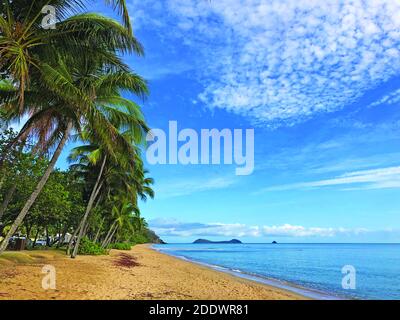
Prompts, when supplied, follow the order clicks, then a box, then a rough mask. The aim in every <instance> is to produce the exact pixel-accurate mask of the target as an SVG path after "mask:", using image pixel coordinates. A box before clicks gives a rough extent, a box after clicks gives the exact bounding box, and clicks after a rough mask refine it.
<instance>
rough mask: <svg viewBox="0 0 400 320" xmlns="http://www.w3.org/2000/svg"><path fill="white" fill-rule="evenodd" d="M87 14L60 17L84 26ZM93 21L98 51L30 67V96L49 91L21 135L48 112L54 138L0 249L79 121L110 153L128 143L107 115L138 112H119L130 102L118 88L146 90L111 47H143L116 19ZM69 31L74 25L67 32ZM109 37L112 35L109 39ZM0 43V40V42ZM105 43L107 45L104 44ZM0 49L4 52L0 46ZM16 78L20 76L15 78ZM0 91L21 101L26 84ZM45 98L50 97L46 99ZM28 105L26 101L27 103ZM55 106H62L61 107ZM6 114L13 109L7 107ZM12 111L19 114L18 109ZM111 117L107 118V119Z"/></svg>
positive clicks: (136, 91)
mask: <svg viewBox="0 0 400 320" xmlns="http://www.w3.org/2000/svg"><path fill="white" fill-rule="evenodd" d="M97 17H98V16H97ZM92 18H93V15H81V16H79V17H73V18H69V19H67V20H66V21H65V25H68V24H69V23H71V21H72V22H73V23H72V24H74V22H76V20H78V21H81V22H82V24H83V25H84V26H88V25H90V23H92V20H93V19H92ZM3 20H4V19H3ZM103 20H104V21H103ZM100 22H101V23H100ZM103 22H105V23H103ZM97 24H98V25H97V26H96V28H95V32H94V35H98V39H97V40H98V41H99V43H101V46H100V47H101V48H100V50H99V52H97V53H96V54H94V55H92V56H90V57H89V56H87V55H83V56H78V57H76V56H71V55H68V54H67V55H65V56H61V55H59V56H58V59H57V61H56V62H57V63H55V64H48V63H41V65H40V66H41V70H40V72H37V70H36V72H33V73H34V74H38V75H39V76H38V77H34V79H40V81H35V86H34V89H36V91H35V90H32V95H33V96H34V95H35V92H36V95H37V93H39V92H41V93H42V95H43V93H49V95H48V97H47V98H48V100H47V101H43V103H44V105H43V104H42V103H41V104H40V105H39V106H38V109H33V110H35V112H34V114H33V115H32V116H31V118H30V119H29V121H28V122H27V124H26V125H25V127H24V128H23V130H21V132H22V134H26V132H31V130H32V129H33V128H36V125H37V126H39V128H40V127H41V126H42V125H43V123H42V120H43V116H47V117H49V121H47V122H46V128H45V130H42V132H43V131H44V132H48V131H49V130H48V128H49V127H51V128H53V127H54V123H55V122H56V124H57V125H56V129H55V130H53V135H52V139H50V141H53V142H55V141H56V140H57V138H58V139H59V140H58V141H59V142H58V145H57V147H56V151H55V152H54V154H53V157H52V159H51V161H50V164H49V167H48V169H47V170H46V172H45V174H44V175H43V177H42V178H41V180H40V181H39V183H38V185H37V187H36V189H35V190H34V192H33V193H32V195H31V196H30V198H29V199H28V201H27V202H26V205H25V206H24V207H23V209H22V210H21V212H20V214H19V215H18V217H17V219H16V220H15V221H14V223H13V225H12V226H11V229H10V231H9V233H8V234H7V236H6V238H5V239H4V240H3V242H2V243H1V245H0V253H1V252H2V251H4V250H5V248H6V247H7V245H8V241H9V239H10V237H11V236H12V235H13V234H14V232H15V231H16V230H17V228H18V226H19V225H20V224H21V222H22V221H23V219H24V217H25V216H26V214H27V213H28V211H29V209H30V207H31V206H32V204H33V203H34V201H35V200H36V198H37V196H38V195H39V193H40V191H41V190H42V188H43V186H44V185H45V183H46V181H47V179H48V177H49V175H50V173H51V172H52V170H53V168H54V165H55V163H56V161H57V159H58V157H59V155H60V153H61V150H62V148H63V147H64V145H65V143H66V142H67V140H68V137H69V134H70V132H71V130H72V128H75V129H76V130H77V131H80V127H81V125H82V123H90V124H92V129H93V132H95V134H96V136H97V138H98V139H99V140H100V141H102V143H104V147H105V149H106V150H108V151H109V152H110V153H112V152H113V151H112V150H113V148H115V145H118V144H121V145H122V146H126V145H127V141H126V140H125V139H123V138H121V137H120V135H119V132H118V127H115V126H114V125H113V124H112V123H111V122H110V119H112V120H113V121H119V122H120V123H121V124H122V123H124V121H125V122H126V119H127V117H130V118H132V116H133V115H136V116H137V115H139V113H138V112H139V111H137V112H136V111H135V112H132V113H133V114H130V115H125V116H124V115H123V113H122V112H119V110H118V108H117V107H116V106H117V105H118V104H119V105H120V106H122V107H126V106H127V105H128V104H129V103H128V101H127V100H126V99H123V98H122V97H121V96H120V95H119V91H121V90H128V91H131V92H132V93H134V94H136V95H138V96H141V97H144V96H146V95H147V86H146V83H145V82H144V80H143V79H142V78H140V77H139V76H138V75H136V74H133V73H131V72H129V69H128V68H127V67H126V66H125V65H124V64H123V63H122V62H121V61H120V60H119V58H118V57H117V55H116V50H118V49H119V50H130V51H132V50H134V51H135V52H136V53H138V54H140V53H141V52H142V51H141V46H139V45H138V42H137V41H136V39H134V38H133V37H132V36H129V34H127V32H126V31H125V29H122V28H120V27H119V25H118V23H116V22H114V21H112V20H110V19H98V20H97ZM111 27H114V28H111ZM80 28H82V26H80ZM61 29H63V26H61ZM115 29H117V30H115ZM67 30H68V28H67ZM74 32H75V30H73V31H72V32H71V33H74ZM107 35H108V36H107ZM110 35H111V36H110ZM75 36H76V37H78V38H79V36H82V34H79V33H78V34H75ZM112 38H115V39H114V41H113V40H112ZM90 39H91V40H90V41H93V38H90ZM103 40H104V41H103ZM85 41H86V42H87V41H88V40H79V41H76V42H77V43H79V44H82V43H84V42H85ZM2 43H4V42H3V41H0V44H2ZM109 44H110V47H108V45H109ZM81 47H82V46H81ZM1 50H3V51H4V52H5V50H4V48H2V49H1ZM61 51H62V50H61ZM21 81H23V80H21V79H20V82H21ZM8 91H10V90H8ZM15 91H16V90H15ZM5 96H7V97H8V98H7V99H6V104H5V105H6V106H12V103H11V102H13V101H14V102H15V100H16V97H17V96H18V101H19V103H20V101H21V96H25V88H23V89H22V90H21V86H20V89H19V91H18V95H17V94H15V95H12V94H10V92H5ZM45 96H47V95H45ZM10 97H11V98H10ZM13 97H14V98H13ZM49 97H51V98H52V99H49ZM23 99H24V98H23ZM30 106H31V105H28V107H30ZM20 109H21V108H18V109H16V108H14V109H11V110H18V111H20ZM60 110H62V111H61V112H60ZM10 113H11V114H12V112H10ZM16 113H17V114H18V112H16ZM19 114H21V112H20V113H19ZM110 116H111V118H109V117H110ZM131 126H137V127H140V128H143V127H145V123H144V121H143V119H141V118H139V117H137V118H136V119H135V121H133V122H131ZM139 131H140V130H139ZM60 132H62V136H61V137H59V135H60V134H59V133H60ZM136 132H138V129H136ZM60 138H61V139H60Z"/></svg>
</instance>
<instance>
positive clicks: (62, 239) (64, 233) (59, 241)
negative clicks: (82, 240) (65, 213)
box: [56, 224, 68, 249]
mask: <svg viewBox="0 0 400 320" xmlns="http://www.w3.org/2000/svg"><path fill="white" fill-rule="evenodd" d="M67 231H68V224H65V226H64V229H63V231H62V234H60V237H61V238H60V239H59V240H58V243H57V246H56V248H57V249H58V248H60V247H61V246H62V245H63V244H64V240H65V236H66V235H67Z"/></svg>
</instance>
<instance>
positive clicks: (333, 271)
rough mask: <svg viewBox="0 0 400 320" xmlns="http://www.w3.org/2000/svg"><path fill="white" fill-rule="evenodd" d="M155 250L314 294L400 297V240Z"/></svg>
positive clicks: (323, 296) (183, 246)
mask: <svg viewBox="0 0 400 320" xmlns="http://www.w3.org/2000/svg"><path fill="white" fill-rule="evenodd" d="M153 248H155V249H156V250H159V251H161V252H164V253H166V254H170V255H173V256H176V257H180V258H182V259H187V260H191V261H193V262H197V263H200V264H205V265H207V266H209V267H211V268H214V269H217V270H220V271H224V272H228V273H231V274H234V275H237V276H240V277H244V278H249V279H253V280H256V281H259V282H263V283H266V284H270V285H274V286H277V287H281V288H285V289H288V290H291V291H294V292H298V293H301V294H303V295H306V296H308V297H311V298H318V299H400V244H279V243H278V244H166V245H153ZM345 266H346V267H345ZM343 267H345V270H342V269H343ZM343 272H344V273H343ZM349 272H350V273H349ZM344 278H345V281H344V280H343V279H344ZM343 283H344V285H343Z"/></svg>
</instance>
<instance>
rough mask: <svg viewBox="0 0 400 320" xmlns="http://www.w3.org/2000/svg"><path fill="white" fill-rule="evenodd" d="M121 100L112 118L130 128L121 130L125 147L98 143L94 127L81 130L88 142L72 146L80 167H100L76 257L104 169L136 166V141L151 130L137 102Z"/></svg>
mask: <svg viewBox="0 0 400 320" xmlns="http://www.w3.org/2000/svg"><path fill="white" fill-rule="evenodd" d="M100 91H101V90H99V93H100ZM117 97H118V96H115V95H114V96H113V97H112V98H111V99H109V98H108V100H107V99H105V98H106V97H105V96H101V98H100V101H102V103H103V104H104V103H105V101H106V100H107V101H108V104H111V103H116V102H117V101H118V100H120V99H121V97H118V99H117V100H116V99H115V98H117ZM121 101H123V102H124V103H123V106H121V105H119V108H118V109H117V112H114V116H113V117H111V119H110V121H111V123H112V124H113V125H114V126H115V127H116V128H118V129H120V128H127V129H126V130H125V131H123V132H121V133H120V134H121V135H120V138H121V139H123V140H125V141H126V143H124V144H123V145H122V146H123V148H122V149H120V150H118V148H117V147H116V148H115V150H113V152H109V150H108V149H107V148H104V146H103V145H102V144H101V143H100V144H98V142H101V141H98V137H97V135H96V131H95V130H86V131H82V133H81V135H80V136H81V139H82V140H83V141H87V142H89V144H85V145H83V146H79V147H76V148H75V149H73V150H72V153H71V155H70V157H69V159H70V160H72V161H73V160H77V159H79V162H80V163H79V165H80V168H82V165H86V166H89V167H92V169H93V167H95V168H96V167H97V168H96V169H95V171H96V172H98V173H97V177H96V179H95V183H94V185H93V189H92V191H91V193H90V198H89V201H88V205H87V208H86V211H85V214H84V216H83V218H82V221H81V223H80V224H79V226H78V230H79V231H78V233H77V239H76V243H75V247H74V250H73V252H72V255H71V257H72V258H75V257H76V255H77V254H78V250H79V244H80V241H81V239H82V237H83V236H84V230H85V226H86V221H87V219H88V217H89V215H90V212H91V210H92V207H93V204H94V201H95V200H96V198H97V197H98V195H99V193H100V190H101V188H102V187H103V185H104V180H105V179H104V178H103V173H104V172H106V171H107V168H112V167H119V168H122V170H124V171H129V170H131V169H132V170H134V169H135V166H136V163H137V162H136V161H135V160H136V158H132V155H133V154H134V153H135V145H140V144H141V143H143V137H144V133H145V132H147V131H148V128H147V126H146V125H145V123H144V121H143V120H141V119H142V115H141V113H140V110H139V109H138V106H137V105H136V104H134V103H133V102H131V101H129V100H125V99H123V100H120V101H119V102H121ZM113 111H115V110H113ZM138 120H140V121H138ZM90 143H91V144H90ZM99 164H100V165H99Z"/></svg>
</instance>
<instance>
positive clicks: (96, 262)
mask: <svg viewBox="0 0 400 320" xmlns="http://www.w3.org/2000/svg"><path fill="white" fill-rule="evenodd" d="M44 265H52V266H54V267H55V269H56V276H57V277H56V289H55V290H52V289H49V290H44V289H42V279H43V277H44V276H45V274H43V273H42V268H43V266H44ZM0 299H3V300H7V299H51V300H58V299H73V300H75V299H78V300H79V299H156V300H168V299H210V300H211V299H213V300H214V299H215V300H217V299H238V300H240V299H259V300H280V299H285V300H286V299H305V298H304V297H302V296H300V295H296V294H294V293H291V292H288V291H285V290H281V289H278V288H274V287H271V286H267V285H263V284H259V283H256V282H253V281H250V280H246V279H241V278H238V277H234V276H231V275H229V274H225V273H222V272H218V271H215V270H212V269H209V268H207V267H203V266H201V265H197V264H194V263H191V262H187V261H183V260H180V259H178V258H174V257H170V256H168V255H165V254H162V253H159V252H157V251H155V250H153V249H151V248H150V247H149V245H137V246H134V247H133V248H132V250H131V251H118V250H112V251H111V252H110V255H108V256H78V257H77V258H76V259H74V260H73V259H70V258H68V257H66V256H65V255H64V254H63V252H59V251H25V252H19V253H14V252H9V253H6V254H5V255H4V256H2V257H0Z"/></svg>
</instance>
